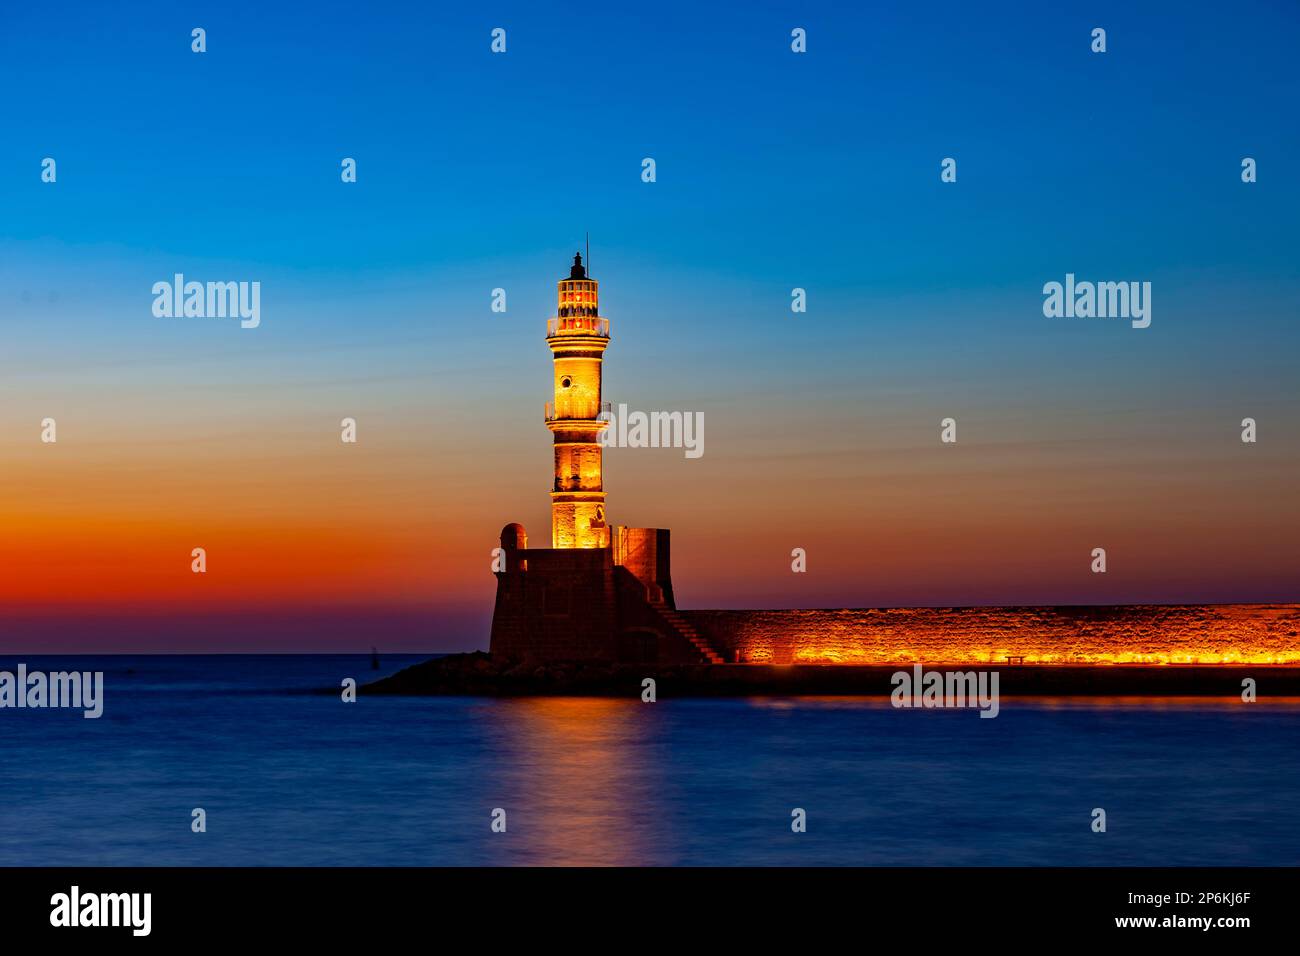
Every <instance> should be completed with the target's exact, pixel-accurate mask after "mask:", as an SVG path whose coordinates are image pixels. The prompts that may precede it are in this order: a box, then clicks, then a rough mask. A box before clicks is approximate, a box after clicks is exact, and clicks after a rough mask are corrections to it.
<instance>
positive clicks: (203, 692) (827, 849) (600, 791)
mask: <svg viewBox="0 0 1300 956" xmlns="http://www.w3.org/2000/svg"><path fill="white" fill-rule="evenodd" d="M25 660H26V661H27V663H28V664H29V666H31V667H33V668H35V667H38V666H41V662H40V660H39V659H33V658H25ZM46 661H47V662H49V663H48V667H47V669H67V668H68V667H69V666H77V667H87V668H90V669H104V670H106V671H107V672H108V673H107V677H106V680H107V686H108V699H107V702H106V708H105V716H104V717H103V718H102V719H101V720H98V721H87V720H82V719H81V718H80V716H78V715H75V714H69V713H66V712H55V711H47V712H40V713H35V712H24V713H22V714H19V713H18V712H16V711H3V712H0V864H6V865H12V864H24V863H43V864H67V865H78V864H181V865H183V864H216V865H226V864H243V863H251V864H259V863H261V864H307V865H316V864H321V865H334V864H374V865H385V864H402V865H422V864H527V865H534V864H556V863H559V864H593V865H605V864H634V865H636V864H655V865H666V864H681V863H687V864H811V865H817V864H885V865H918V864H940V865H943V864H958V865H964V864H983V865H996V864H1013V865H1016V864H1023V865H1043V864H1065V865H1071V864H1076V865H1105V864H1111V865H1144V864H1148V865H1159V864H1172V865H1193V864H1247V865H1250V864H1293V863H1294V862H1295V861H1296V859H1297V858H1300V799H1297V797H1300V768H1298V767H1297V761H1296V760H1295V756H1296V748H1295V740H1296V739H1297V733H1296V732H1297V730H1298V729H1300V701H1297V700H1291V701H1286V702H1279V701H1268V700H1264V701H1261V702H1259V703H1256V704H1249V705H1247V704H1243V703H1241V702H1240V701H1239V700H1237V699H1236V698H1232V699H1229V700H1205V699H1200V698H1175V699H1158V700H1138V699H1133V698H1103V699H1084V698H1041V699H1034V700H1021V701H1016V700H1010V699H1004V700H1003V702H1002V710H1001V714H1000V715H999V717H998V718H997V719H995V720H987V719H979V718H978V717H977V716H976V713H975V712H974V711H936V710H931V711H926V710H895V709H893V708H891V707H890V706H889V705H888V702H887V700H885V699H860V698H771V699H761V698H750V699H711V700H710V699H697V700H677V701H670V700H660V701H659V702H658V703H655V704H643V703H641V702H640V701H639V700H609V699H588V698H531V699H516V700H492V699H483V698H374V697H363V698H362V699H361V701H360V702H358V703H356V704H343V703H341V702H340V701H339V699H338V697H337V696H334V695H330V696H316V695H309V694H303V693H300V692H294V691H293V689H295V688H298V689H301V688H308V687H330V686H337V685H338V682H339V679H340V678H341V677H342V676H356V677H358V678H360V679H362V680H365V679H368V678H369V677H371V676H372V675H371V674H370V672H369V670H368V668H367V666H366V663H365V661H364V659H355V658H350V657H296V658H295V657H286V658H245V657H233V656H232V657H222V658H211V657H205V658H177V657H172V658H135V659H131V660H130V661H123V660H122V659H112V660H111V661H110V662H109V663H108V664H105V663H104V659H101V660H100V661H99V662H98V663H94V662H72V663H70V662H69V661H68V660H66V659H64V660H54V661H53V662H50V659H46ZM398 663H401V662H399V661H386V662H385V664H386V666H387V667H391V666H395V665H396V664H398ZM11 664H12V660H0V668H4V667H6V666H9V665H11ZM92 665H93V666H92ZM196 806H202V807H204V808H205V809H206V810H207V811H208V832H207V833H205V834H193V833H191V832H190V830H189V823H190V810H191V809H192V808H193V807H196ZM1097 806H1101V807H1105V808H1106V811H1107V815H1108V819H1109V831H1108V832H1107V833H1106V834H1104V835H1099V834H1094V833H1092V832H1091V830H1090V828H1089V823H1090V821H1091V810H1092V808H1093V807H1097ZM495 807H502V808H504V809H505V810H506V812H507V821H508V829H507V832H506V833H504V834H494V833H492V832H491V830H490V821H491V812H492V809H493V808H495ZM794 807H802V808H804V809H806V810H807V812H808V832H807V833H805V834H799V835H796V834H793V833H791V832H790V826H789V823H790V811H791V809H792V808H794Z"/></svg>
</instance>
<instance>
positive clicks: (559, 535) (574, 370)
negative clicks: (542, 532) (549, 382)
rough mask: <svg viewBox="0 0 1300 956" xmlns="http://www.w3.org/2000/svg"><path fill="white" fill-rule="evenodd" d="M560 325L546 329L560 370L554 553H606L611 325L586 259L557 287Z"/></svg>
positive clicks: (549, 418)
mask: <svg viewBox="0 0 1300 956" xmlns="http://www.w3.org/2000/svg"><path fill="white" fill-rule="evenodd" d="M558 285H559V289H558V307H557V309H556V314H555V318H553V319H550V320H548V321H547V323H546V344H547V345H549V346H550V348H551V354H552V358H553V359H554V366H555V400H554V401H553V402H549V403H547V406H546V427H547V428H549V429H550V430H551V433H552V434H553V435H554V445H555V484H554V486H553V487H552V489H551V547H553V548H607V547H609V540H610V539H609V525H608V523H607V521H606V519H605V489H604V485H603V484H602V476H601V444H600V433H601V431H602V430H603V429H605V428H607V427H608V425H609V422H608V420H607V419H603V418H601V417H600V416H601V413H602V412H605V413H608V411H609V406H608V404H607V403H604V402H602V401H601V366H602V364H603V362H604V354H605V348H606V347H607V346H608V345H609V321H608V320H606V319H603V318H601V317H600V301H599V296H600V293H599V284H598V283H597V282H596V280H595V279H592V278H590V277H589V276H588V275H587V270H586V268H585V267H584V266H583V264H582V256H581V254H578V253H575V254H574V256H573V267H572V268H571V269H570V270H569V276H568V278H565V279H561V280H560V281H559V283H558Z"/></svg>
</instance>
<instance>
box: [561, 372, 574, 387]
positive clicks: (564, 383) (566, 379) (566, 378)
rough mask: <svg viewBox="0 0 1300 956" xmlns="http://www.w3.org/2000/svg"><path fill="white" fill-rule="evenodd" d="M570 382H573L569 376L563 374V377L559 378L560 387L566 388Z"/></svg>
mask: <svg viewBox="0 0 1300 956" xmlns="http://www.w3.org/2000/svg"><path fill="white" fill-rule="evenodd" d="M572 384H573V379H571V378H569V376H567V375H566V376H564V378H562V379H560V388H568V387H569V386H570V385H572Z"/></svg>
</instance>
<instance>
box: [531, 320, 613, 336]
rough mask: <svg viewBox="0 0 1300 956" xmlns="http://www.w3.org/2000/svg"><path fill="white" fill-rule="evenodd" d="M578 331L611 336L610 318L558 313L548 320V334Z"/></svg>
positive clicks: (586, 333)
mask: <svg viewBox="0 0 1300 956" xmlns="http://www.w3.org/2000/svg"><path fill="white" fill-rule="evenodd" d="M566 332H577V333H582V334H585V335H600V336H603V337H604V338H609V319H602V318H600V317H598V316H594V315H558V316H556V317H555V318H553V319H547V320H546V335H547V337H548V338H549V337H550V336H552V335H563V334H564V333H566Z"/></svg>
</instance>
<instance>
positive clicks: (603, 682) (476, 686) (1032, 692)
mask: <svg viewBox="0 0 1300 956" xmlns="http://www.w3.org/2000/svg"><path fill="white" fill-rule="evenodd" d="M912 666H913V665H912V664H910V663H905V664H896V665H889V666H880V665H869V666H856V665H825V664H795V665H788V666H770V665H761V664H722V665H707V664H700V665H659V664H613V663H596V662H570V663H548V664H536V663H533V664H528V663H520V662H517V661H509V660H497V659H494V658H492V657H491V656H490V655H488V654H485V653H483V652H481V651H478V652H474V653H472V654H451V655H448V656H446V657H437V658H433V659H431V660H428V661H424V662H422V663H419V664H415V665H412V666H411V667H407V668H404V669H403V670H401V671H398V672H397V673H396V674H393V675H391V676H389V677H385V678H383V679H381V680H378V681H375V682H373V683H370V684H366V685H363V686H362V687H361V688H360V689H359V690H360V692H361V693H362V694H393V695H413V696H437V695H447V696H455V695H462V696H476V697H477V696H485V697H520V696H548V695H549V696H591V697H640V695H641V693H642V686H643V685H642V681H643V680H644V679H645V678H647V677H650V678H653V679H654V680H655V692H656V696H657V697H659V698H661V699H662V698H671V697H736V696H744V697H749V696H796V695H814V696H816V695H827V696H879V697H887V696H888V695H889V694H890V693H891V692H892V690H893V688H894V684H893V683H892V681H891V678H892V677H893V675H894V674H895V673H896V672H898V671H900V670H909V671H910V670H911V668H912ZM925 668H926V670H953V671H963V672H969V671H975V672H983V671H987V672H994V671H996V672H997V674H998V675H999V685H1000V693H1001V694H1002V695H1003V696H1022V697H1024V696H1058V695H1059V696H1133V697H1207V698H1208V697H1222V698H1224V699H1232V700H1240V699H1241V692H1242V686H1243V685H1242V681H1243V680H1245V679H1246V678H1252V679H1253V680H1254V681H1255V682H1256V693H1257V694H1258V697H1259V699H1260V700H1267V699H1270V698H1274V699H1275V698H1278V697H1300V666H1295V665H1281V666H1278V665H1234V666H1220V665H1200V664H1187V665H1159V666H1157V665H1144V664H1118V665H1112V666H1076V665H1057V664H1050V665H1033V664H1016V665H985V666H971V665H968V664H951V665H944V664H943V663H941V662H927V663H926V664H925Z"/></svg>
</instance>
